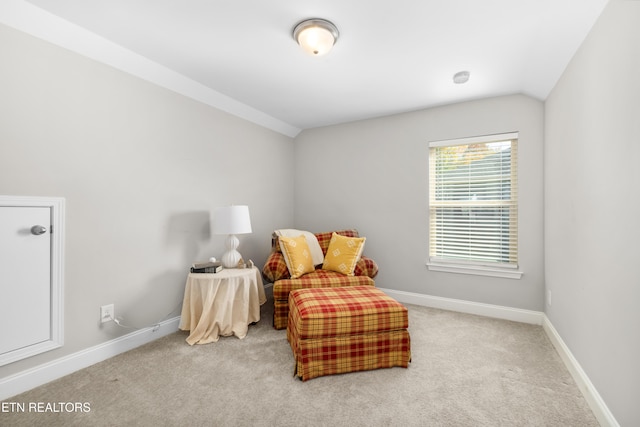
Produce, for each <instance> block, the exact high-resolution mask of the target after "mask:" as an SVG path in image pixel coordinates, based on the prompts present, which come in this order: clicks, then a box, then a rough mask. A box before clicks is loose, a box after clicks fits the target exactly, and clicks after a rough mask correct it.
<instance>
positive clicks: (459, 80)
mask: <svg viewBox="0 0 640 427" xmlns="http://www.w3.org/2000/svg"><path fill="white" fill-rule="evenodd" d="M469 76H470V73H469V72H468V71H458V72H457V73H455V74H454V75H453V82H454V83H455V84H457V85H460V84H463V83H466V82H467V81H469Z"/></svg>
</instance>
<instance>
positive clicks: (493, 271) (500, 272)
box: [426, 132, 523, 279]
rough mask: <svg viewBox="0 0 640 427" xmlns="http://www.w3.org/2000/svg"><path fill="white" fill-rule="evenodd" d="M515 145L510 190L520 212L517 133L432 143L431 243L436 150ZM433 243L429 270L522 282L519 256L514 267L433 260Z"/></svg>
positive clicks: (433, 225) (430, 183)
mask: <svg viewBox="0 0 640 427" xmlns="http://www.w3.org/2000/svg"><path fill="white" fill-rule="evenodd" d="M509 140H511V141H513V140H515V141H516V144H515V147H516V149H515V153H514V152H513V151H512V163H513V162H514V161H515V164H514V165H513V171H514V172H513V173H514V175H513V177H512V180H511V186H512V189H513V192H512V195H513V196H514V199H515V200H514V201H513V203H515V207H514V208H515V209H516V212H517V209H518V204H517V203H518V202H517V181H518V180H517V173H518V172H517V163H518V158H517V157H518V156H517V140H518V132H509V133H503V134H495V135H483V136H476V137H470V138H460V139H451V140H442V141H431V142H429V179H430V182H429V195H428V197H429V239H431V236H432V233H433V232H435V230H432V228H434V227H435V224H434V222H433V221H434V218H433V217H432V210H433V209H434V208H433V206H432V205H435V203H433V201H434V199H433V197H434V194H435V190H436V183H435V182H434V181H435V180H433V179H431V178H432V176H433V175H432V174H433V173H435V172H434V170H435V169H434V168H435V159H434V158H433V156H432V151H433V149H435V148H439V147H450V146H459V145H470V144H480V143H488V142H499V141H509ZM515 227H516V229H515V230H512V232H515V236H514V237H515V239H516V245H517V235H518V230H517V229H518V227H519V224H517V222H516V224H515ZM432 243H433V242H431V240H430V244H429V256H428V258H427V263H426V264H427V268H428V269H429V270H431V271H442V272H449V273H460V274H473V275H480V276H491V277H502V278H509V279H520V278H521V277H522V274H523V272H522V271H520V270H519V265H518V257H519V254H518V253H516V260H515V262H512V263H498V262H482V261H472V260H464V259H448V258H441V257H435V256H433V251H434V248H433V245H432Z"/></svg>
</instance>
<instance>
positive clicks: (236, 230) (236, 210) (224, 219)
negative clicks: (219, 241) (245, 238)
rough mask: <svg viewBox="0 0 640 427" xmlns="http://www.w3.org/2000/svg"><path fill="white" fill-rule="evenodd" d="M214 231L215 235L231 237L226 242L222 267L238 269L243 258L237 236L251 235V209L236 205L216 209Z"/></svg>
mask: <svg viewBox="0 0 640 427" xmlns="http://www.w3.org/2000/svg"><path fill="white" fill-rule="evenodd" d="M213 231H214V233H215V234H228V235H229V236H228V237H227V240H226V241H225V246H226V248H227V252H225V253H224V255H222V265H223V266H224V267H226V268H234V267H237V266H238V262H239V261H240V260H241V259H242V256H241V255H240V252H238V250H237V249H238V245H239V244H240V241H239V240H238V238H237V237H236V234H246V233H251V219H250V217H249V207H248V206H245V205H234V206H226V207H223V208H218V209H216V212H215V216H214V223H213Z"/></svg>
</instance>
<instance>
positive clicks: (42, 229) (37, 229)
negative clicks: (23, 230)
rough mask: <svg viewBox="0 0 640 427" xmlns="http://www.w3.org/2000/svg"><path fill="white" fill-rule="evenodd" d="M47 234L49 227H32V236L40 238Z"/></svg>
mask: <svg viewBox="0 0 640 427" xmlns="http://www.w3.org/2000/svg"><path fill="white" fill-rule="evenodd" d="M46 232H47V227H43V226H42V225H34V226H33V227H31V234H33V235H35V236H39V235H41V234H44V233H46Z"/></svg>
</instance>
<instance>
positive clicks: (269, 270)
mask: <svg viewBox="0 0 640 427" xmlns="http://www.w3.org/2000/svg"><path fill="white" fill-rule="evenodd" d="M262 276H263V277H264V278H265V280H266V281H267V282H269V283H275V282H276V281H277V280H280V279H288V278H290V277H291V275H290V274H289V269H288V268H287V263H286V262H285V260H284V255H282V252H275V251H274V252H271V253H270V254H269V256H268V257H267V261H266V262H265V264H264V267H262Z"/></svg>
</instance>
